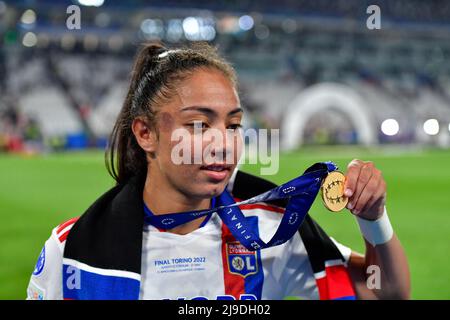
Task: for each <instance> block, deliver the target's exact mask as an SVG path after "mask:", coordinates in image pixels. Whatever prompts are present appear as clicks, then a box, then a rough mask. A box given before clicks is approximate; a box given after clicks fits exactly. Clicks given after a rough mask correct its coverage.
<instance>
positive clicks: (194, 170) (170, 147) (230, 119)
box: [149, 69, 242, 198]
mask: <svg viewBox="0 0 450 320" xmlns="http://www.w3.org/2000/svg"><path fill="white" fill-rule="evenodd" d="M241 119H242V109H241V108H240V102H239V97H238V95H237V92H236V90H235V88H234V86H233V84H232V83H231V82H230V80H229V79H228V78H227V77H226V76H224V75H223V74H222V73H221V72H219V71H216V70H214V69H197V70H195V71H194V72H193V73H192V75H190V76H189V77H187V78H186V79H185V80H184V81H182V82H181V83H180V85H179V86H177V91H176V93H175V95H174V96H173V97H172V98H171V100H170V101H169V102H168V103H167V104H165V105H164V106H162V107H161V108H160V110H159V113H158V116H157V130H158V134H159V137H158V140H157V142H156V147H155V152H154V158H152V159H150V162H151V164H150V167H149V175H150V176H149V178H150V179H152V178H156V179H157V181H158V179H159V182H160V183H163V184H166V183H167V185H168V186H169V187H172V188H175V189H176V190H177V191H179V192H181V193H183V194H185V195H187V196H189V197H195V198H210V197H213V196H217V195H219V194H220V193H222V191H223V190H224V188H225V187H226V185H227V183H228V181H229V179H230V177H231V175H232V173H233V171H234V169H235V167H236V165H237V162H238V160H239V157H240V151H241V148H242V137H241V135H240V132H239V131H240V130H239V129H240V124H241ZM180 162H182V163H181V164H180Z"/></svg>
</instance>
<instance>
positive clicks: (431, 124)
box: [423, 119, 439, 136]
mask: <svg viewBox="0 0 450 320" xmlns="http://www.w3.org/2000/svg"><path fill="white" fill-rule="evenodd" d="M423 131H425V133H426V134H428V135H430V136H435V135H437V134H438V133H439V122H438V121H437V120H436V119H428V120H427V121H425V122H424V123H423Z"/></svg>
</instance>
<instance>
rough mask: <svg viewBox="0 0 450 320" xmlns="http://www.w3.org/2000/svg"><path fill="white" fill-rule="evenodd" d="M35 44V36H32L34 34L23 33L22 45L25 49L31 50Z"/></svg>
mask: <svg viewBox="0 0 450 320" xmlns="http://www.w3.org/2000/svg"><path fill="white" fill-rule="evenodd" d="M36 43H37V37H36V34H34V32H27V33H25V35H24V36H23V39H22V44H23V45H24V46H25V47H28V48H31V47H34V46H35V45H36Z"/></svg>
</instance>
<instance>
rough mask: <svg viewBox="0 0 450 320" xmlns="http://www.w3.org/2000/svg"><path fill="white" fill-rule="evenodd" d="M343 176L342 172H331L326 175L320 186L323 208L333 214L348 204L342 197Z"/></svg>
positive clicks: (344, 197)
mask: <svg viewBox="0 0 450 320" xmlns="http://www.w3.org/2000/svg"><path fill="white" fill-rule="evenodd" d="M344 185H345V176H344V174H343V173H342V172H339V171H333V172H331V173H329V174H328V176H327V177H326V178H325V180H324V181H323V184H322V188H321V190H322V200H323V203H324V205H325V207H326V208H327V209H328V210H330V211H333V212H338V211H341V210H342V209H344V208H345V206H346V205H347V203H348V198H347V197H346V196H344Z"/></svg>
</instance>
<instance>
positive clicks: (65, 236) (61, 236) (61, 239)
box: [58, 229, 70, 242]
mask: <svg viewBox="0 0 450 320" xmlns="http://www.w3.org/2000/svg"><path fill="white" fill-rule="evenodd" d="M69 232H70V229H69V230H67V231H66V232H64V233H63V234H62V235H60V236H59V237H58V239H59V242H64V241H66V239H67V236H68V235H69Z"/></svg>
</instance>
